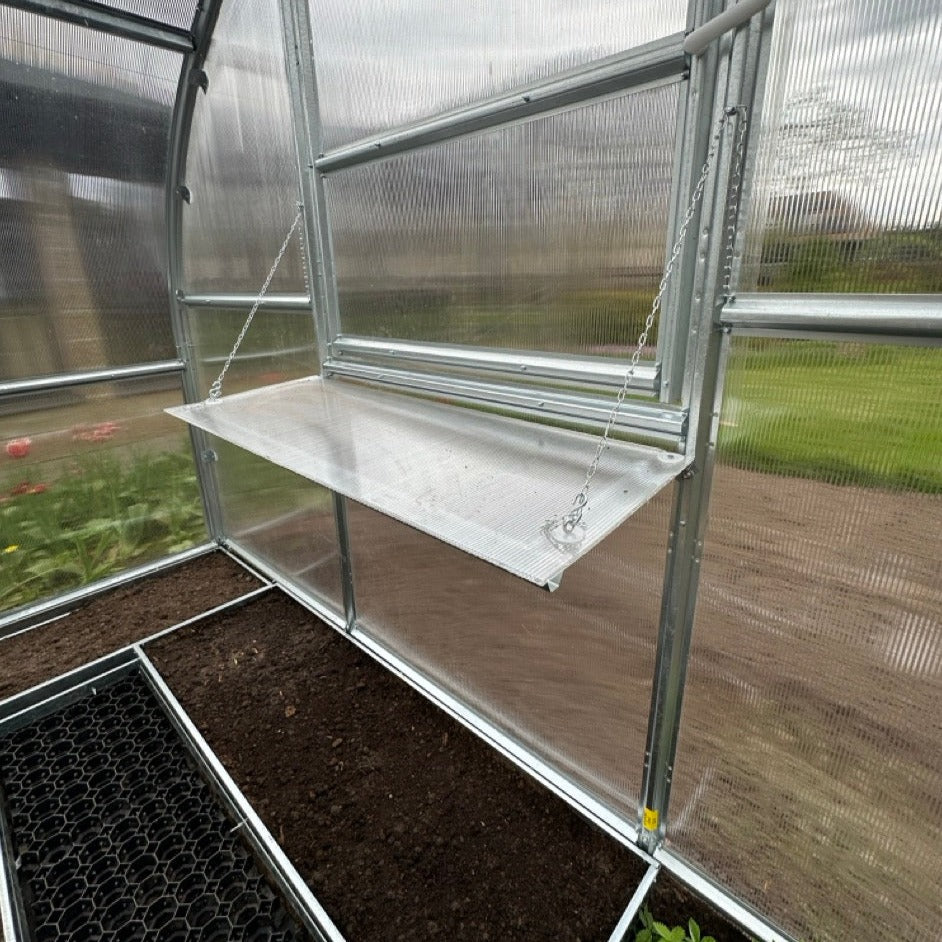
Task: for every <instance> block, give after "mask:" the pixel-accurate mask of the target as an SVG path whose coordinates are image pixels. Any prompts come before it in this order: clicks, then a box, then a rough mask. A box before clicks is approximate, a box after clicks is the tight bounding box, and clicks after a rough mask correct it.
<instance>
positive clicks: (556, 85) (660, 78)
mask: <svg viewBox="0 0 942 942" xmlns="http://www.w3.org/2000/svg"><path fill="white" fill-rule="evenodd" d="M683 44H684V34H683V33H675V34H673V35H671V36H665V37H664V38H663V39H658V40H656V41H654V42H650V43H646V44H645V45H643V46H638V47H636V48H635V49H631V50H629V51H627V52H623V53H619V54H618V55H615V56H609V57H608V58H605V59H600V60H598V61H596V62H591V63H588V64H587V65H584V66H580V67H579V68H576V69H571V70H569V71H568V72H563V73H561V74H559V75H556V76H554V77H552V78H549V79H543V80H541V81H538V82H531V83H528V84H526V85H522V86H520V87H518V88H516V89H514V90H513V91H510V92H506V93H505V94H502V95H496V96H494V97H493V98H489V99H487V100H485V101H482V102H479V103H476V104H473V105H469V106H467V107H465V108H458V109H456V110H454V111H450V112H448V113H447V114H442V115H438V116H436V117H434V118H429V119H427V120H424V121H417V122H415V123H413V124H409V125H406V126H404V127H401V128H398V129H396V130H393V131H387V132H384V133H382V134H378V135H376V136H375V137H370V138H366V139H364V140H362V141H357V142H356V143H354V144H349V145H347V146H345V147H339V148H337V149H336V150H332V151H330V152H329V153H326V154H324V155H323V156H322V157H319V158H318V159H317V161H316V167H317V169H318V170H320V171H321V173H329V172H331V171H334V170H340V169H342V168H343V167H353V166H355V165H357V164H363V163H367V162H369V161H371V160H378V159H381V158H383V157H389V156H390V155H392V154H398V153H402V152H404V151H408V150H415V149H416V148H419V147H425V146H427V145H428V144H435V143H438V142H440V141H446V140H451V139H452V138H456V137H460V136H462V135H465V134H473V133H474V132H476V131H482V130H485V129H488V128H494V127H498V126H500V125H503V124H509V123H511V122H514V121H520V120H523V119H524V118H532V117H534V116H535V115H540V114H546V113H548V112H551V111H558V110H559V109H561V108H566V107H569V106H571V105H577V104H581V103H582V102H585V101H589V100H592V99H597V98H601V97H603V96H606V95H613V94H616V93H618V92H624V91H627V90H628V89H634V90H639V89H641V88H650V87H652V86H655V85H661V84H664V83H667V82H672V81H677V80H678V79H680V78H682V77H683V76H684V73H685V70H686V67H687V59H686V56H685V54H684V49H683Z"/></svg>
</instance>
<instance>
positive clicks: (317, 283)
mask: <svg viewBox="0 0 942 942" xmlns="http://www.w3.org/2000/svg"><path fill="white" fill-rule="evenodd" d="M279 6H280V10H281V20H282V29H283V31H284V44H285V60H286V62H287V66H288V86H289V90H290V95H291V111H292V123H293V126H294V138H295V149H296V153H297V161H298V175H299V180H300V186H301V204H302V205H301V209H302V214H303V222H304V240H305V244H306V245H307V252H306V253H305V265H306V266H307V283H308V286H309V290H310V295H311V303H310V309H311V314H312V316H313V318H314V326H315V332H316V334H317V343H318V352H319V357H320V360H321V369H322V370H323V369H324V363H325V362H326V360H327V358H328V356H329V352H330V345H331V342H332V341H333V340H334V338H335V337H337V335H338V334H339V332H340V312H339V301H338V298H337V279H336V277H335V273H334V256H333V243H332V239H331V233H330V220H329V217H328V214H327V204H326V198H325V195H324V180H323V175H322V174H321V173H320V172H319V171H318V170H317V169H316V168H315V163H316V161H315V157H316V155H317V154H319V153H320V152H321V144H322V140H323V139H322V133H321V120H320V106H319V103H318V95H317V75H316V72H315V69H314V49H313V45H312V43H313V38H312V37H313V34H312V32H311V19H310V10H309V9H308V5H307V3H295V2H292V0H279ZM332 499H333V504H334V520H335V522H336V527H337V543H338V546H339V549H340V577H341V583H342V590H343V599H344V612H345V617H346V624H347V630H349V631H352V630H353V626H354V625H355V623H356V592H355V589H354V573H353V553H352V551H351V549H350V534H349V530H348V526H347V507H346V498H345V497H344V496H343V495H342V494H337V493H333V494H332Z"/></svg>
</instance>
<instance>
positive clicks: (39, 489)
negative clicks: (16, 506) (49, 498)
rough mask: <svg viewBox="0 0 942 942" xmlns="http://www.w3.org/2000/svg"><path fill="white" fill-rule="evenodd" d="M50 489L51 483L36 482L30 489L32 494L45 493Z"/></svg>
mask: <svg viewBox="0 0 942 942" xmlns="http://www.w3.org/2000/svg"><path fill="white" fill-rule="evenodd" d="M48 490H49V485H48V484H34V485H33V486H32V487H31V488H30V489H29V493H30V494H44V493H45V492H46V491H48Z"/></svg>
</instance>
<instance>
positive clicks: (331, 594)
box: [212, 439, 343, 612]
mask: <svg viewBox="0 0 942 942" xmlns="http://www.w3.org/2000/svg"><path fill="white" fill-rule="evenodd" d="M212 443H213V450H214V451H215V452H216V456H217V460H216V462H215V463H214V465H213V467H214V468H215V471H216V480H217V483H218V485H219V494H220V501H219V503H220V506H221V508H222V513H223V531H224V533H225V537H226V539H227V540H228V541H230V542H232V543H235V544H236V545H237V546H238V547H241V548H244V549H246V550H248V551H249V552H251V553H252V554H253V555H255V556H257V557H258V558H259V559H261V560H263V561H264V562H267V563H269V564H270V565H271V566H273V567H274V569H275V570H276V571H277V572H278V573H279V574H280V575H282V576H283V577H284V578H285V579H286V580H288V581H289V582H291V583H293V584H294V585H296V586H300V587H303V588H305V589H308V590H309V591H310V592H312V593H313V594H314V595H315V596H316V597H317V598H319V599H321V600H323V601H325V602H327V603H329V604H331V605H333V606H334V608H335V609H336V610H337V611H339V612H342V611H343V590H342V588H341V581H340V553H339V549H338V546H337V524H336V521H335V519H334V505H333V497H332V496H331V493H330V491H328V490H327V489H326V488H324V487H321V486H320V485H318V484H314V483H313V482H312V481H309V480H308V479H307V478H303V477H300V476H299V475H296V474H292V473H291V472H290V471H286V470H285V469H284V468H281V467H279V466H278V465H277V464H273V463H272V462H270V461H266V460H265V459H264V458H259V457H258V455H253V454H252V453H251V452H248V451H244V450H243V449H241V448H236V447H235V446H234V445H230V444H229V443H228V442H225V441H223V440H222V439H213V440H212Z"/></svg>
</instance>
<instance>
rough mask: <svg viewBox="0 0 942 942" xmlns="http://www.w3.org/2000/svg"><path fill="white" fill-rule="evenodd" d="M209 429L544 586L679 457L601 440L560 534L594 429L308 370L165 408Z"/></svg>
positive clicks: (664, 480) (679, 465) (654, 488)
mask: <svg viewBox="0 0 942 942" xmlns="http://www.w3.org/2000/svg"><path fill="white" fill-rule="evenodd" d="M167 412H169V413H170V414H171V415H174V416H177V417H178V418H181V419H183V420H184V421H186V422H189V423H190V424H192V425H195V426H198V427H199V428H201V429H203V430H204V431H206V432H209V433H210V434H212V435H215V436H218V437H219V438H221V439H224V440H225V441H228V442H231V443H232V444H234V445H238V446H239V447H240V448H244V449H246V450H247V451H250V452H253V453H254V454H257V455H260V456H261V457H263V458H266V459H268V460H269V461H271V462H273V463H275V464H278V465H280V466H281V467H283V468H287V469H288V470H289V471H293V472H295V473H296V474H299V475H302V476H303V477H305V478H308V479H310V480H312V481H316V482H317V483H318V484H322V485H324V486H325V487H328V488H330V489H331V490H332V491H336V492H337V493H339V494H343V495H345V496H346V497H349V498H350V499H351V500H355V501H358V502H359V503H361V504H365V505H366V506H368V507H372V508H373V509H374V510H378V511H380V512H381V513H383V514H387V515H388V516H390V517H395V518H396V519H397V520H400V521H402V522H403V523H406V524H408V525H409V526H411V527H414V528H416V529H417V530H421V531H423V532H424V533H428V534H430V535H431V536H434V537H436V538H437V539H439V540H443V541H444V542H446V543H450V544H451V545H452V546H456V547H458V548H459V549H461V550H464V551H465V552H467V553H470V554H471V555H473V556H477V557H479V558H481V559H484V560H487V562H489V563H493V564H494V565H496V566H499V567H501V568H502V569H506V570H507V571H508V572H511V573H513V574H514V575H516V576H519V577H521V578H522V579H526V580H527V581H529V582H532V583H535V584H536V585H539V586H544V587H546V588H548V589H551V590H552V589H555V588H557V587H558V585H559V580H560V577H561V575H562V573H563V571H564V570H565V569H566V568H568V567H569V566H571V565H572V564H573V563H574V562H576V560H578V559H579V558H580V557H582V556H583V555H585V553H587V552H588V551H589V550H590V549H592V547H593V546H595V545H596V544H597V543H598V542H599V541H600V540H602V539H604V538H605V537H606V536H607V535H608V534H609V533H611V532H612V531H613V530H614V529H615V528H616V527H617V526H618V525H619V524H620V523H622V522H623V521H624V520H625V519H627V518H628V517H629V516H631V514H633V513H634V512H635V511H636V510H638V509H639V508H640V507H641V506H643V505H644V504H645V503H646V502H647V501H648V500H650V499H651V498H652V497H653V496H654V495H655V494H656V493H657V492H658V491H660V490H661V488H663V487H664V486H665V485H666V484H668V483H669V482H670V481H672V480H673V479H674V478H675V477H676V476H677V475H678V474H680V472H681V471H683V470H684V468H685V467H687V465H688V464H689V463H690V462H689V459H687V458H685V457H684V456H683V455H680V454H675V453H673V452H668V451H663V450H661V449H658V448H652V447H649V446H645V445H636V444H628V443H625V442H619V441H610V442H609V444H608V447H607V448H606V449H605V451H604V453H603V455H602V457H601V460H600V464H599V469H598V472H597V474H596V476H595V478H594V480H593V483H592V492H591V499H590V501H589V503H588V504H587V505H586V507H585V510H584V512H583V515H582V520H581V523H580V526H579V527H578V529H577V531H576V533H575V534H574V536H573V538H572V539H571V540H569V541H568V542H565V543H562V542H561V541H559V540H558V539H554V538H553V533H552V530H551V529H550V528H548V527H547V521H548V520H551V519H553V518H557V517H559V515H560V514H563V513H565V512H566V511H568V510H569V509H570V508H571V506H572V499H573V494H574V493H575V492H576V491H577V490H578V488H579V486H580V484H581V483H582V481H583V478H584V477H585V469H586V464H587V463H588V461H589V460H590V459H591V457H592V455H593V454H594V452H595V449H596V446H597V443H598V437H597V436H594V435H589V434H584V433H581V432H575V431H570V430H568V429H559V428H552V427H548V426H543V425H537V424H534V423H532V422H526V421H523V420H520V419H512V418H506V417H503V416H495V415H492V414H489V413H484V412H480V411H476V410H472V409H468V408H462V407H459V406H454V405H443V404H441V403H438V402H432V401H429V400H426V399H419V398H416V397H412V396H404V395H397V394H390V393H389V392H381V391H377V390H374V389H369V388H365V387H361V386H356V385H353V384H350V383H346V382H344V381H342V380H336V379H334V380H326V381H325V380H322V379H321V378H320V377H308V378H305V379H299V380H294V381H292V382H287V383H280V384H277V385H274V386H267V387H264V388H262V389H255V390H251V391H249V392H243V393H237V394H235V395H231V396H226V397H224V398H221V399H217V400H215V401H207V402H201V403H195V404H192V405H186V406H177V407H175V408H172V409H168V410H167Z"/></svg>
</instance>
